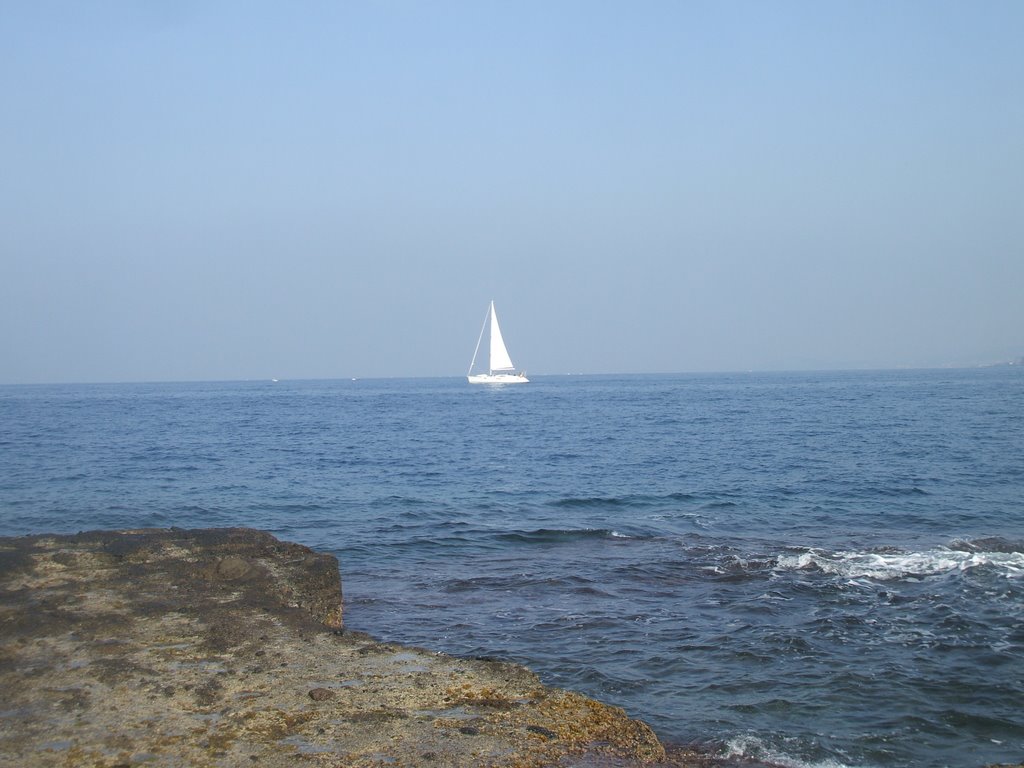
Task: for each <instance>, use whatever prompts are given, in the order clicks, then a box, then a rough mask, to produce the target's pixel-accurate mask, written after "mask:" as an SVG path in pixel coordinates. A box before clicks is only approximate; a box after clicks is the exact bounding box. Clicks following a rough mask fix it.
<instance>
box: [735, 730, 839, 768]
mask: <svg viewBox="0 0 1024 768" xmlns="http://www.w3.org/2000/svg"><path fill="white" fill-rule="evenodd" d="M725 748H726V753H725V755H723V757H727V758H729V757H739V758H743V759H747V760H759V761H764V762H766V763H769V764H771V765H778V766H781V767H782V768H853V766H850V765H848V764H847V763H841V762H839V761H838V760H832V759H826V760H818V761H813V762H812V761H808V760H801V759H800V758H797V757H793V756H792V755H788V754H786V753H785V752H783V751H780V750H778V749H776V748H774V747H771V746H769V745H767V744H765V743H764V741H763V740H761V739H759V738H758V737H757V736H752V735H749V734H745V735H741V736H735V737H734V738H732V739H730V740H729V741H728V742H727V743H726V745H725Z"/></svg>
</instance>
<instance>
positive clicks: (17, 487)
mask: <svg viewBox="0 0 1024 768" xmlns="http://www.w3.org/2000/svg"><path fill="white" fill-rule="evenodd" d="M172 525H173V526H180V527H205V526H240V525H241V526H254V527H258V528H263V529H267V530H270V531H272V532H273V533H275V534H276V535H278V536H280V537H283V538H286V539H290V540H294V541H299V542H302V543H304V544H308V545H310V546H313V547H316V548H319V549H323V550H328V551H331V552H333V553H335V554H337V555H338V557H339V558H340V560H341V567H342V575H343V580H344V584H345V599H346V607H345V611H346V613H345V619H346V624H347V626H349V627H351V628H354V629H363V630H366V631H369V632H371V633H373V634H375V635H377V636H378V637H381V638H384V639H390V640H398V641H404V642H410V643H415V644H420V645H425V646H428V647H431V648H435V649H438V650H444V651H447V652H450V653H454V654H474V655H490V656H501V657H505V658H510V659H514V660H517V661H520V662H523V663H526V664H528V665H530V666H531V667H532V668H533V669H534V670H536V671H537V672H538V673H539V674H541V675H542V677H543V678H544V679H545V681H546V682H549V683H551V684H556V685H560V686H564V687H569V688H573V689H577V690H581V691H584V692H586V693H589V694H591V695H593V696H596V697H597V698H600V699H602V700H604V701H608V702H611V703H615V704H618V705H620V706H623V707H625V708H626V709H627V710H628V711H629V712H630V713H631V714H632V715H634V716H637V717H641V718H643V719H645V720H647V721H648V722H650V723H651V724H652V725H653V726H654V727H655V728H656V730H657V731H658V732H659V733H660V734H661V735H662V736H663V737H664V738H666V739H670V740H675V741H680V742H692V741H696V742H699V743H701V744H703V745H705V746H706V747H708V748H709V749H713V750H716V751H718V752H720V753H722V754H733V755H743V756H749V757H753V758H760V759H767V760H771V761H775V762H778V763H781V764H783V765H795V766H804V765H818V766H946V765H949V766H980V765H982V764H984V763H991V762H1010V761H1013V762H1018V761H1021V760H1024V707H1022V705H1021V702H1022V701H1024V370H1022V369H1020V368H992V369H979V370H971V371H908V372H851V373H820V374H818V373H806V374H804V373H801V374H751V375H676V376H562V377H543V376H538V377H533V381H532V382H531V383H530V384H529V385H528V386H520V387H508V388H487V387H470V386H469V385H468V384H466V382H465V380H464V379H461V378H460V379H423V380H415V379H406V380H367V381H362V380H360V381H348V380H345V381H315V382H277V383H272V382H231V383H205V384H204V383H196V384H144V385H142V384H140V385H128V384H125V385H79V386H26V387H11V386H8V387H0V534H4V535H15V534H23V533H35V532H42V531H58V532H75V531H79V530H85V529H92V528H123V527H143V526H155V527H166V526H172Z"/></svg>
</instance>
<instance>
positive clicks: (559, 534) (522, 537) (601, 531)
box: [496, 528, 631, 544]
mask: <svg viewBox="0 0 1024 768" xmlns="http://www.w3.org/2000/svg"><path fill="white" fill-rule="evenodd" d="M496 538H498V539H500V540H501V541H507V542H510V543H514V544H571V543H573V542H578V541H587V540H605V539H607V540H616V539H628V538H631V537H629V536H627V535H625V534H622V533H619V532H617V531H613V530H609V529H606V528H570V529H551V528H538V529H537V530H534V531H510V532H507V533H501V534H498V535H497V536H496Z"/></svg>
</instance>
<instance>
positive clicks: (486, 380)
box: [466, 373, 530, 384]
mask: <svg viewBox="0 0 1024 768" xmlns="http://www.w3.org/2000/svg"><path fill="white" fill-rule="evenodd" d="M466 378H467V379H468V380H469V383H470V384H526V383H527V382H529V381H530V380H529V379H528V378H526V376H524V375H523V374H521V373H478V374H476V375H475V376H467V377H466Z"/></svg>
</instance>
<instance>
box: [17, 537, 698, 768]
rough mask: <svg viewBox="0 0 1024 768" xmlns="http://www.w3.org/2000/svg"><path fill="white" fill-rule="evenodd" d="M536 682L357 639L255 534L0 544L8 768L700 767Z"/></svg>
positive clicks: (320, 565)
mask: <svg viewBox="0 0 1024 768" xmlns="http://www.w3.org/2000/svg"><path fill="white" fill-rule="evenodd" d="M712 764H715V763H714V762H713V761H711V760H710V759H709V758H702V757H701V756H699V755H696V754H691V753H689V752H688V751H686V750H671V751H670V753H669V754H666V751H665V749H664V748H663V746H662V745H661V744H660V743H659V741H658V739H657V738H656V737H655V735H654V733H653V732H652V731H651V729H650V728H649V727H648V726H647V725H645V724H644V723H642V722H639V721H636V720H631V719H629V718H628V717H627V716H626V715H625V713H624V712H623V711H622V710H621V709H618V708H616V707H611V706H607V705H605V704H601V703H599V702H596V701H594V700H592V699H589V698H586V697H584V696H581V695H579V694H575V693H571V692H567V691H561V690H557V689H553V688H548V687H545V686H543V685H541V684H540V682H539V680H538V679H537V678H536V676H535V675H534V674H533V673H531V672H530V671H529V670H527V669H525V668H523V667H520V666H517V665H514V664H507V663H502V662H494V661H484V660H469V659H460V658H454V657H450V656H445V655H441V654H437V653H431V652H429V651H425V650H421V649H416V648H407V647H401V646H397V645H393V644H387V643H380V642H377V641H376V640H374V639H373V638H371V637H369V636H367V635H364V634H361V633H351V632H347V631H344V630H343V629H342V599H341V580H340V577H339V572H338V563H337V560H336V559H335V558H334V557H333V556H330V555H326V554H319V553H316V552H313V551H312V550H310V549H308V548H306V547H303V546H300V545H297V544H290V543H285V542H281V541H278V540H277V539H275V538H274V537H273V536H271V535H269V534H267V533H263V532H260V531H254V530H250V529H210V530H191V531H190V530H179V529H170V530H163V529H161V530H141V531H96V532H90V533H81V534H78V535H75V536H56V535H41V536H29V537H20V538H0V766H75V767H76V768H77V767H78V766H104V767H105V768H112V767H113V766H133V765H147V766H304V765H310V766H477V765H479V766H549V765H564V766H597V767H600V766H607V767H608V768H612V767H613V766H614V767H621V768H629V767H630V766H655V765H665V766H667V765H674V766H684V765H686V766H697V765H712Z"/></svg>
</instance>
